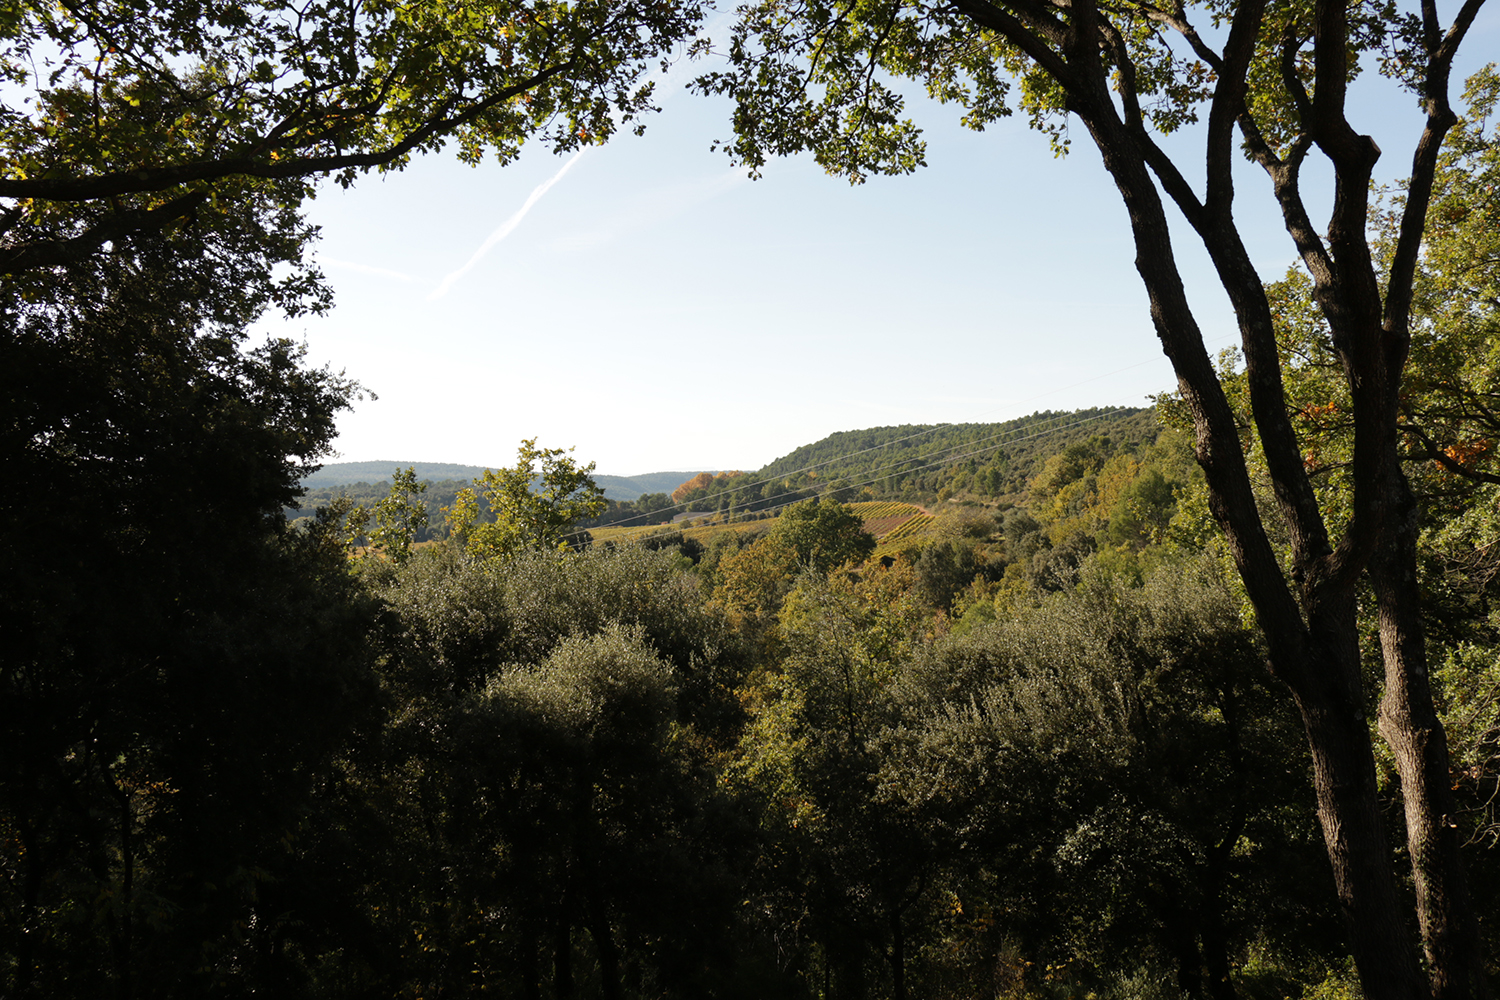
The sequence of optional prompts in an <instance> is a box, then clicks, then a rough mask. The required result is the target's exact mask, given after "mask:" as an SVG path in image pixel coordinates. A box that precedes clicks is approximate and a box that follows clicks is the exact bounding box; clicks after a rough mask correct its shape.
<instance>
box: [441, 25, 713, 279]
mask: <svg viewBox="0 0 1500 1000" xmlns="http://www.w3.org/2000/svg"><path fill="white" fill-rule="evenodd" d="M729 17H730V12H729V11H724V12H722V13H720V14H719V16H718V17H715V18H714V19H713V20H711V21H710V22H709V23H707V24H705V25H703V27H702V28H700V29H699V30H698V33H697V35H696V36H695V37H694V41H696V40H697V39H699V38H704V37H706V36H707V35H708V32H709V31H710V30H711V29H714V28H717V27H718V26H719V25H720V24H721V23H723V22H724V21H726V20H727V19H728V18H729ZM685 65H686V64H685V62H684V61H682V60H678V61H677V62H676V63H674V64H672V66H671V67H670V68H669V69H667V70H666V71H665V72H662V71H661V70H653V71H651V72H650V73H648V74H647V75H646V80H647V81H648V82H652V83H655V84H657V85H658V86H662V85H664V84H667V83H670V82H672V81H673V80H675V79H677V78H678V77H679V76H680V75H681V74H682V72H683V71H684V67H685ZM665 96H669V95H665ZM665 96H664V99H665ZM614 116H615V122H616V124H618V123H619V117H618V116H619V113H618V112H614ZM591 148H592V147H590V146H583V147H581V148H580V149H579V150H578V152H576V153H574V154H573V155H572V156H571V157H569V158H568V162H567V163H564V164H563V165H562V168H561V169H560V170H558V172H557V173H555V174H553V175H552V177H551V178H550V179H549V180H546V181H543V182H542V183H541V184H538V185H537V187H536V190H535V191H532V192H531V195H530V197H528V198H527V199H526V204H524V205H522V206H521V207H520V209H519V210H517V212H516V214H514V215H512V216H511V217H510V218H508V219H506V220H505V224H504V225H502V226H501V227H500V228H499V229H497V230H495V231H494V232H493V233H490V237H489V239H487V240H485V241H484V245H483V246H481V247H480V248H479V249H478V250H476V251H474V256H472V257H470V258H469V259H468V261H467V262H466V263H465V264H464V266H463V267H461V268H459V269H458V270H457V271H454V272H453V273H452V274H450V275H448V276H447V277H445V278H444V279H443V281H442V283H441V284H439V285H438V286H437V288H435V289H433V291H432V292H431V293H430V294H429V295H428V296H427V299H428V301H429V302H430V301H432V300H433V299H440V298H442V297H443V296H444V295H446V294H448V289H450V288H452V287H453V285H454V283H456V282H457V281H458V279H459V278H462V277H463V276H464V275H466V274H468V273H469V271H470V270H471V269H472V268H473V267H474V265H475V264H477V263H479V262H480V260H482V259H483V258H484V255H485V254H487V253H489V252H490V250H492V249H494V246H495V244H497V243H499V242H500V241H501V240H503V239H505V238H506V237H507V236H509V235H510V234H511V230H513V229H515V228H516V227H517V226H519V225H520V224H521V220H522V219H524V218H526V213H527V212H529V211H531V207H532V206H533V205H535V204H536V203H537V202H539V201H541V200H542V196H543V195H544V194H546V193H547V191H548V190H549V189H550V188H551V187H552V185H554V184H556V183H557V182H558V181H560V180H562V178H563V174H565V173H567V172H568V170H569V169H571V168H572V166H573V164H575V163H577V162H578V158H579V157H580V156H582V155H583V154H584V153H586V152H588V151H589V149H591Z"/></svg>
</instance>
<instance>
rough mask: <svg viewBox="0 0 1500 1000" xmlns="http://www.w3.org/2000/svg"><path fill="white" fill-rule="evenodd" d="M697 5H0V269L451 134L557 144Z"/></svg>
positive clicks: (644, 100) (620, 111)
mask: <svg viewBox="0 0 1500 1000" xmlns="http://www.w3.org/2000/svg"><path fill="white" fill-rule="evenodd" d="M702 15H703V4H701V3H692V2H687V3H653V2H619V0H582V2H575V3H559V2H553V0H530V2H528V0H487V2H479V3H456V2H449V0H436V2H425V3H416V4H406V3H395V2H391V0H374V2H368V3H360V2H356V0H315V2H312V3H306V4H292V3H286V2H278V0H265V2H259V3H246V4H220V3H204V2H188V3H170V4H167V3H149V2H147V3H141V4H117V3H111V2H105V0H69V2H65V3H57V4H7V5H5V6H4V8H3V9H0V81H3V83H4V87H3V90H0V95H3V96H0V157H3V164H0V271H4V272H15V271H20V270H26V269H28V268H34V267H39V266H48V265H53V264H57V263H60V262H64V261H66V260H70V259H76V258H77V257H79V256H86V255H88V254H90V253H93V252H95V251H96V250H97V249H99V248H100V247H102V246H104V245H105V244H106V243H109V242H111V241H113V240H117V239H120V238H122V237H125V236H128V235H129V234H131V233H133V232H139V231H143V230H151V229H156V228H160V227H162V226H166V225H169V224H171V223H173V222H174V221H177V220H180V219H183V218H186V217H188V216H190V215H193V214H195V213H201V212H204V211H213V210H214V206H215V205H216V204H217V203H218V202H220V201H222V200H223V199H226V198H237V197H240V196H241V195H242V194H243V193H244V192H245V191H246V190H247V189H251V188H262V189H265V188H267V187H269V188H270V189H272V190H275V191H276V192H277V193H278V196H279V197H280V198H281V199H283V200H284V201H285V202H286V203H292V204H295V203H297V202H299V201H300V200H301V199H302V198H305V197H307V196H309V195H310V194H311V189H312V184H313V183H314V181H315V179H316V178H317V177H319V176H322V175H324V174H334V175H335V176H337V177H338V179H339V182H340V183H342V184H348V183H350V182H351V181H352V180H353V179H354V177H355V176H357V175H358V174H359V173H360V172H361V171H365V170H369V169H371V168H378V169H389V168H397V169H399V168H400V167H402V166H403V165H404V164H405V163H406V162H407V160H408V159H409V157H410V156H411V154H413V153H415V152H430V151H433V150H436V149H438V148H440V147H441V146H443V145H444V143H445V142H447V141H449V140H452V141H453V142H455V143H456V145H457V147H458V152H459V156H460V157H461V158H462V159H463V160H465V161H467V162H470V163H478V162H479V161H480V159H481V158H482V157H483V156H484V155H485V153H486V151H487V150H488V151H489V152H490V153H491V154H492V155H493V156H494V157H495V158H496V159H498V160H499V161H500V162H501V163H506V162H509V161H510V160H511V159H513V158H514V157H515V156H516V155H517V153H518V152H519V150H520V148H521V145H522V143H524V142H525V141H526V140H527V139H528V138H538V139H540V140H542V141H543V142H545V143H547V144H548V145H550V146H552V147H553V148H554V149H555V150H557V151H559V152H561V151H565V150H569V149H573V148H576V147H578V146H580V145H583V144H586V143H593V142H600V141H603V140H604V139H606V138H607V137H608V136H609V135H611V134H612V133H613V132H614V131H615V130H616V129H617V128H618V127H619V126H620V125H621V124H624V123H627V122H635V123H636V125H635V127H636V129H637V130H638V131H639V130H640V129H641V128H642V127H643V126H641V125H640V124H639V122H640V116H641V114H642V113H643V112H645V111H646V110H648V109H649V108H650V107H651V95H652V85H651V83H650V81H649V80H648V79H647V78H646V77H647V72H648V70H649V68H650V66H651V64H652V63H653V62H654V61H655V60H657V59H660V58H666V57H669V56H670V55H671V54H672V52H673V51H674V49H676V48H677V47H678V46H679V45H681V44H683V43H685V42H687V41H688V40H689V39H691V38H692V37H693V36H694V34H695V32H696V31H697V28H698V24H699V22H700V20H701V18H702Z"/></svg>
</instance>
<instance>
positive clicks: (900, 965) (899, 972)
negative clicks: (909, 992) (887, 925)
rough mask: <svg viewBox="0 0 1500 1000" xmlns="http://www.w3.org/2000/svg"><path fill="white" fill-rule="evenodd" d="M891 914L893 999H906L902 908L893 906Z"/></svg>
mask: <svg viewBox="0 0 1500 1000" xmlns="http://www.w3.org/2000/svg"><path fill="white" fill-rule="evenodd" d="M890 915H891V1000H906V929H905V928H904V927H903V926H902V924H901V908H900V907H899V906H892V907H891V908H890Z"/></svg>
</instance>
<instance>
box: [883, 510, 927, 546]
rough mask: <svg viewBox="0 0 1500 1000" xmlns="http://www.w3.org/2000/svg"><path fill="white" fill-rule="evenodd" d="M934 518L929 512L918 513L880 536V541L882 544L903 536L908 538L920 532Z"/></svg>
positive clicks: (898, 539)
mask: <svg viewBox="0 0 1500 1000" xmlns="http://www.w3.org/2000/svg"><path fill="white" fill-rule="evenodd" d="M934 520H935V518H934V517H933V516H932V515H931V514H918V515H916V516H915V517H910V518H907V520H906V522H905V523H904V524H902V525H901V526H900V527H898V528H897V529H896V530H895V531H892V532H891V533H890V534H888V535H886V536H884V537H882V538H881V539H880V541H881V543H882V544H884V543H886V542H895V541H900V540H901V539H903V538H910V537H911V536H912V535H916V534H920V533H921V532H922V531H923V529H925V528H926V527H927V526H928V525H929V524H931V523H932V522H933V521H934Z"/></svg>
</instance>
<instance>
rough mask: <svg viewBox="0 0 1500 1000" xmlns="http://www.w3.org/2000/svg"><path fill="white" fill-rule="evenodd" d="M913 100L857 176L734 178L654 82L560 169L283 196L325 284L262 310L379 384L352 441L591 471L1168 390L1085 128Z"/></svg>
mask: <svg viewBox="0 0 1500 1000" xmlns="http://www.w3.org/2000/svg"><path fill="white" fill-rule="evenodd" d="M1496 23H1497V18H1496V16H1495V13H1494V12H1493V11H1490V12H1489V13H1488V14H1487V15H1486V18H1485V20H1484V21H1483V22H1482V23H1481V24H1479V25H1476V30H1475V32H1474V34H1473V36H1472V37H1471V39H1470V44H1469V48H1468V50H1467V51H1468V54H1469V57H1470V58H1469V59H1468V60H1466V62H1465V64H1464V66H1465V67H1466V68H1468V69H1472V67H1473V66H1475V65H1477V64H1478V63H1479V62H1480V61H1482V57H1484V56H1493V55H1494V54H1497V53H1500V32H1497V31H1496ZM1382 89H1383V91H1384V93H1385V94H1386V95H1387V96H1388V95H1389V93H1390V92H1389V89H1388V87H1387V88H1382ZM1456 92H1457V87H1456V88H1455V93H1456ZM912 110H913V117H914V118H915V119H916V120H917V122H918V123H919V124H921V125H923V126H924V127H925V128H926V129H927V135H928V141H929V149H928V157H927V159H928V163H929V166H928V167H927V168H925V169H923V170H921V171H919V172H918V173H917V174H915V175H913V176H908V177H897V178H874V179H872V180H871V181H870V182H869V183H867V184H865V185H863V186H861V187H853V188H851V187H850V186H849V185H848V184H847V183H846V182H844V181H842V180H840V179H837V178H832V177H829V176H827V175H825V174H824V173H823V172H822V171H821V170H820V169H819V168H818V167H817V165H816V164H814V163H812V162H811V160H810V159H794V160H789V161H782V162H776V163H772V164H771V165H770V166H769V167H768V169H767V170H766V172H765V177H764V178H763V179H761V180H759V181H754V182H752V181H749V180H748V179H746V178H745V177H744V176H743V172H742V171H736V170H734V169H732V168H731V167H730V165H729V163H728V161H727V159H726V158H725V157H724V155H723V154H722V153H711V152H710V151H709V144H710V142H711V141H712V140H714V139H716V138H724V137H726V136H727V134H728V132H729V128H728V113H727V108H726V107H725V106H724V105H723V104H721V103H718V102H714V101H710V100H706V99H704V98H701V97H697V96H694V95H690V94H687V93H680V92H677V91H676V88H671V92H670V93H669V94H668V96H667V97H666V98H665V100H664V101H663V110H662V112H661V113H660V114H659V115H655V116H653V118H652V119H651V122H650V127H649V128H648V130H647V133H646V135H645V136H644V137H642V138H636V137H634V136H631V135H629V134H624V135H621V136H619V137H617V138H616V139H615V140H614V141H613V142H612V143H610V144H609V145H608V146H605V147H602V148H593V149H590V150H588V151H586V152H585V153H584V154H583V155H582V156H581V157H580V158H579V159H578V160H577V161H576V162H573V163H572V164H571V165H568V166H567V170H566V172H565V174H564V175H563V176H561V177H560V178H557V175H558V173H559V171H560V170H562V168H563V167H564V166H565V165H567V164H568V158H567V157H562V158H560V157H556V156H554V155H552V154H551V153H550V152H549V151H548V150H546V149H544V148H541V147H537V148H535V149H532V150H530V151H529V152H528V153H527V154H526V155H523V157H522V158H521V160H520V161H519V162H517V163H515V164H512V165H511V166H509V167H506V168H503V169H502V168H499V167H495V166H493V165H486V166H482V167H479V168H477V169H471V168H468V167H465V166H462V165H460V164H458V163H457V162H456V161H454V160H452V159H451V158H446V157H428V158H426V159H423V160H420V161H418V162H416V163H415V164H413V166H411V167H410V168H409V169H408V170H406V171H405V172H404V173H402V174H396V175H391V176H388V177H385V178H380V177H369V178H366V179H365V180H363V181H362V182H361V183H359V184H358V185H356V186H355V187H354V188H353V189H351V190H348V191H342V190H339V189H338V188H336V187H333V186H329V187H327V188H326V189H325V190H324V191H323V192H322V193H321V194H320V196H319V197H318V199H317V200H316V201H315V202H314V203H313V204H312V206H311V213H310V214H311V217H312V219H313V220H314V221H315V222H317V223H318V224H320V225H321V226H322V227H323V240H322V242H321V244H320V247H319V257H320V259H321V260H322V262H323V265H324V267H325V270H326V272H327V274H328V277H329V279H330V281H331V282H332V284H333V286H334V289H335V292H336V296H337V305H336V307H335V309H334V311H333V312H332V314H331V315H329V316H328V317H326V318H313V319H307V320H298V321H296V322H295V323H291V324H273V325H272V328H273V329H274V331H275V332H277V333H286V334H290V335H292V336H295V337H298V338H303V337H305V339H306V341H307V344H308V347H309V351H310V354H311V356H312V358H313V360H314V361H315V362H317V363H320V364H321V363H330V364H332V365H333V366H334V367H336V368H343V369H345V370H347V372H348V373H349V374H350V375H352V376H354V377H356V378H358V379H359V380H360V381H361V382H363V383H364V384H365V385H366V386H368V387H369V388H370V389H372V390H374V391H375V392H376V393H378V394H379V399H378V401H371V400H366V401H365V402H363V403H361V404H359V405H358V406H357V407H356V409H355V410H354V411H353V412H352V413H348V414H345V415H344V416H343V418H342V419H341V421H340V425H339V426H340V438H339V441H338V443H337V448H338V450H339V453H340V454H339V459H342V460H349V461H364V460H376V459H388V460H391V461H393V462H394V461H418V460H420V461H433V462H460V463H467V464H481V465H482V464H486V463H488V464H491V465H498V464H505V463H508V462H509V461H510V460H511V459H512V458H513V456H514V453H515V446H516V444H517V442H518V441H520V439H522V438H529V437H539V438H540V443H541V444H543V445H545V446H548V447H569V446H573V447H576V453H575V454H576V456H577V457H578V458H579V460H580V461H594V462H597V465H598V470H599V471H600V472H602V473H608V474H612V475H634V474H640V473H644V472H650V471H655V470H662V469H700V468H706V469H723V468H741V469H754V468H758V467H760V466H762V465H764V464H766V463H767V462H769V461H771V460H772V459H774V458H776V457H778V456H780V455H783V454H785V453H787V452H789V451H791V450H792V449H794V448H796V447H798V446H799V445H802V444H807V443H810V442H812V441H815V440H818V439H819V438H822V437H824V436H825V435H827V434H829V433H832V432H834V431H839V430H852V429H856V428H862V427H872V426H881V425H888V424H903V423H936V422H944V421H995V420H1005V419H1009V418H1011V417H1016V416H1021V415H1024V414H1027V413H1031V412H1033V411H1034V410H1038V409H1074V408H1077V407H1084V406H1096V405H1107V404H1116V405H1139V404H1141V403H1142V402H1143V400H1144V399H1145V397H1146V395H1147V394H1149V393H1152V392H1156V391H1160V390H1162V389H1166V388H1170V387H1171V386H1172V385H1173V378H1172V375H1171V371H1170V368H1169V367H1168V365H1167V364H1166V361H1165V359H1164V358H1163V357H1162V356H1161V351H1160V348H1159V346H1158V345H1157V343H1156V340H1155V338H1154V336H1153V334H1152V332H1151V328H1150V322H1149V318H1148V316H1147V315H1146V297H1145V293H1144V292H1143V291H1142V290H1141V288H1140V285H1139V282H1138V280H1137V278H1136V275H1135V271H1134V266H1133V256H1134V250H1133V248H1132V246H1131V244H1130V239H1129V232H1128V228H1127V225H1126V220H1125V214H1124V210H1123V208H1122V207H1121V205H1120V203H1119V199H1118V197H1117V196H1116V195H1115V193H1114V191H1113V189H1112V188H1111V186H1110V185H1109V183H1108V180H1107V177H1106V175H1105V174H1104V172H1103V170H1102V168H1101V167H1100V165H1099V163H1098V158H1097V156H1096V155H1095V154H1094V153H1093V150H1092V147H1091V146H1090V144H1089V142H1088V140H1087V136H1086V135H1085V134H1083V133H1082V131H1081V130H1080V131H1079V134H1078V135H1077V137H1076V139H1075V142H1074V153H1073V154H1072V155H1070V156H1069V157H1068V158H1066V159H1065V160H1057V159H1054V158H1053V156H1052V154H1051V152H1050V150H1049V149H1048V147H1047V143H1046V140H1045V138H1044V137H1043V136H1041V135H1039V134H1036V133H1033V132H1030V131H1028V130H1027V128H1026V126H1025V124H1024V121H1023V120H1021V118H1020V117H1019V116H1018V117H1017V118H1014V119H1011V120H1010V121H1007V122H1005V123H1002V124H1001V125H999V126H997V127H993V128H991V129H990V130H989V131H987V132H985V133H983V134H974V133H970V132H968V131H966V130H964V129H962V128H960V127H958V125H957V124H956V120H957V117H958V116H957V112H956V111H955V110H954V109H951V108H942V107H937V106H933V105H930V104H928V103H927V102H925V101H924V102H919V103H917V104H915V105H914V106H913V109H912ZM1360 111H1361V114H1360V118H1361V120H1360V122H1359V123H1358V124H1360V125H1361V127H1363V128H1365V129H1367V130H1369V131H1370V132H1372V134H1374V135H1375V136H1376V138H1377V140H1378V141H1379V142H1380V144H1381V145H1382V147H1383V148H1384V149H1385V152H1386V155H1385V156H1384V157H1383V159H1382V163H1381V167H1382V173H1383V176H1385V177H1386V178H1388V179H1394V178H1397V177H1400V176H1403V175H1404V174H1405V173H1406V172H1407V168H1408V167H1409V164H1410V152H1411V147H1412V144H1413V142H1414V139H1415V136H1416V134H1417V130H1418V128H1419V127H1420V121H1419V119H1418V118H1417V117H1416V115H1415V113H1414V108H1413V106H1412V103H1411V101H1410V100H1409V99H1408V98H1406V97H1404V96H1400V95H1397V96H1396V97H1395V98H1394V100H1389V99H1383V98H1382V97H1381V96H1379V95H1372V96H1370V97H1369V98H1367V99H1366V100H1365V101H1364V103H1362V104H1361V105H1360ZM1187 162H1190V163H1191V162H1194V161H1192V160H1191V159H1190V160H1188V161H1187ZM554 178H556V181H555V183H554V184H553V185H552V186H551V187H550V188H548V189H547V190H545V192H543V193H541V196H540V197H533V196H534V195H536V194H537V192H538V188H539V186H541V185H543V184H545V183H546V182H547V181H548V180H549V179H554ZM1240 191H1241V194H1240V201H1239V205H1240V214H1239V217H1240V219H1241V221H1242V224H1243V225H1244V226H1245V228H1246V229H1247V230H1248V231H1249V233H1250V240H1249V243H1250V246H1251V252H1252V254H1253V255H1254V257H1255V259H1256V261H1257V264H1258V265H1259V266H1260V267H1261V270H1262V274H1263V275H1264V276H1266V277H1276V276H1279V275H1280V274H1281V273H1282V271H1284V270H1285V268H1286V266H1287V264H1288V263H1290V261H1291V259H1292V253H1291V250H1290V248H1289V245H1288V243H1287V240H1286V237H1285V235H1284V234H1283V233H1282V232H1281V230H1280V226H1279V220H1278V218H1277V217H1276V216H1275V214H1274V210H1273V208H1272V206H1271V203H1270V201H1269V198H1268V194H1267V185H1266V182H1265V181H1264V179H1263V177H1262V176H1258V175H1257V173H1256V172H1255V171H1253V170H1251V169H1249V168H1248V167H1247V169H1246V170H1245V171H1244V178H1243V180H1242V181H1241V182H1240ZM528 199H532V200H533V202H534V204H533V205H532V207H531V209H530V211H529V212H528V213H527V214H525V216H524V218H522V219H520V221H519V222H518V223H516V224H515V225H514V226H513V228H510V229H509V232H508V233H506V234H505V235H504V237H503V238H502V239H500V240H499V241H498V242H493V237H494V236H495V235H497V233H498V232H500V231H502V230H503V229H504V228H505V226H506V223H507V221H508V220H513V219H514V217H515V215H516V214H517V212H518V211H519V210H521V209H522V207H523V206H524V205H525V204H526V203H527V201H528ZM487 240H491V241H492V242H493V245H492V246H490V248H489V249H488V251H487V252H485V253H484V254H482V255H480V256H479V257H478V259H477V260H476V259H474V258H475V256H476V252H477V251H479V250H480V249H481V248H482V247H483V246H484V245H485V244H486V241H487ZM1177 249H1178V252H1179V255H1180V256H1181V257H1182V258H1183V261H1184V271H1185V275H1186V277H1187V279H1188V282H1189V290H1190V294H1192V296H1193V298H1194V301H1195V304H1197V305H1198V307H1199V313H1200V321H1201V322H1202V324H1203V326H1204V328H1205V330H1206V331H1207V332H1208V335H1209V337H1210V339H1211V341H1212V343H1211V348H1214V349H1217V348H1219V347H1222V346H1227V345H1228V344H1230V343H1231V342H1232V341H1233V324H1232V318H1231V317H1230V315H1229V312H1228V307H1227V304H1226V302H1225V300H1224V298H1223V296H1222V294H1221V293H1219V292H1218V290H1217V285H1216V282H1214V280H1213V278H1212V274H1211V272H1210V270H1209V269H1208V267H1207V265H1206V262H1205V261H1204V260H1203V258H1202V256H1201V254H1200V253H1195V252H1193V246H1192V243H1191V242H1190V240H1189V239H1188V238H1187V237H1186V234H1184V235H1183V236H1180V237H1179V238H1178V240H1177ZM466 264H469V265H470V266H469V267H468V269H467V270H463V269H464V268H465V265H466ZM460 272H461V273H460ZM450 276H452V277H451V278H450V280H449V281H448V282H446V287H445V282H444V279H445V277H450ZM439 292H441V293H440V294H439ZM336 460H337V459H336Z"/></svg>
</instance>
